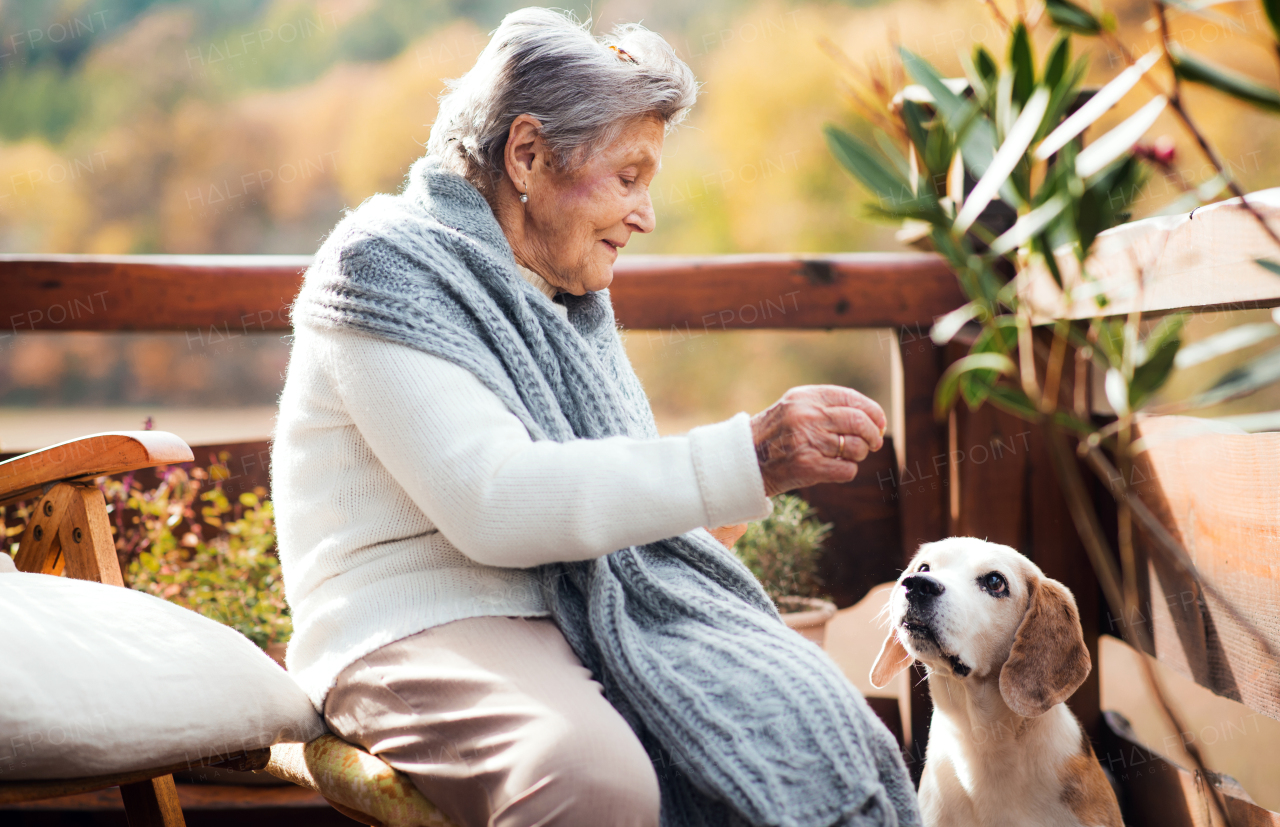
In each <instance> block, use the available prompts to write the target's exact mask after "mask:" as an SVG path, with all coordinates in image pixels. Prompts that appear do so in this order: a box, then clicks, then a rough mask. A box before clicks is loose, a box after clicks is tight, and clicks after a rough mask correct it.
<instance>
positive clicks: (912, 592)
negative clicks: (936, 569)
mask: <svg viewBox="0 0 1280 827" xmlns="http://www.w3.org/2000/svg"><path fill="white" fill-rule="evenodd" d="M902 587H903V588H904V589H906V590H907V600H910V601H911V602H913V603H920V602H924V601H927V600H932V599H933V598H935V597H937V596H938V595H940V594H942V593H943V592H944V591H946V590H947V589H946V587H945V586H943V585H942V583H940V582H939V581H938V580H937V579H935V578H933V577H930V576H929V575H927V574H913V575H911V576H910V577H907V578H905V579H903V581H902Z"/></svg>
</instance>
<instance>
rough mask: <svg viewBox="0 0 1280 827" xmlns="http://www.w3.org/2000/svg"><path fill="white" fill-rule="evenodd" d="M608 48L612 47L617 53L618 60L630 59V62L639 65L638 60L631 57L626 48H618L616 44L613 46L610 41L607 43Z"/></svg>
mask: <svg viewBox="0 0 1280 827" xmlns="http://www.w3.org/2000/svg"><path fill="white" fill-rule="evenodd" d="M609 48H610V49H613V50H614V51H615V52H617V54H618V58H619V59H620V60H629V61H631V62H632V63H635V64H637V65H639V63H640V61H638V60H636V59H635V58H634V57H632V56H631V55H629V54H627V50H626V49H619V48H618V47H617V46H614V45H613V44H612V43H610V44H609Z"/></svg>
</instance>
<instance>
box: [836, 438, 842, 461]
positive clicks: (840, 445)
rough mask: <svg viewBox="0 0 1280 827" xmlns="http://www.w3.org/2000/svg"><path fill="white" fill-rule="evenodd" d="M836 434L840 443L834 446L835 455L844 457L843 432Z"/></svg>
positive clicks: (840, 457) (839, 457)
mask: <svg viewBox="0 0 1280 827" xmlns="http://www.w3.org/2000/svg"><path fill="white" fill-rule="evenodd" d="M838 436H839V437H840V443H839V445H837V447H836V457H837V458H838V459H844V434H838Z"/></svg>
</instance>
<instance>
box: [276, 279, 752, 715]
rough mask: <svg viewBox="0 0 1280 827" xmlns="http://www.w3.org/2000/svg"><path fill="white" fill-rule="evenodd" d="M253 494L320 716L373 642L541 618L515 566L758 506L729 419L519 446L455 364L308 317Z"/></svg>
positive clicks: (736, 517)
mask: <svg viewBox="0 0 1280 827" xmlns="http://www.w3.org/2000/svg"><path fill="white" fill-rule="evenodd" d="M524 275H525V277H526V278H527V279H529V280H530V281H531V282H534V283H535V285H537V286H539V287H540V289H543V290H544V292H545V293H546V294H547V295H548V296H550V295H553V294H554V289H552V288H550V286H549V285H546V283H545V282H542V280H541V279H539V278H538V277H537V276H536V275H535V274H533V273H531V272H528V271H525V273H524ZM558 306H561V307H562V305H558ZM271 490H272V500H273V503H274V506H275V519H276V531H277V541H278V547H279V554H280V561H281V564H282V568H283V573H284V582H285V593H286V597H287V599H288V602H289V606H290V609H291V610H292V613H293V624H294V634H293V639H292V641H291V642H290V644H289V648H288V654H287V657H286V662H287V663H288V667H289V671H290V673H291V674H292V675H293V676H294V678H295V679H296V680H297V681H298V683H299V684H300V685H301V686H302V688H303V689H304V690H305V691H306V693H307V695H308V696H309V697H310V698H311V701H312V703H314V704H315V705H316V708H317V709H318V710H321V711H323V708H324V699H325V696H326V695H327V694H328V691H329V689H330V688H332V686H333V684H334V681H335V680H336V679H337V676H338V674H339V673H340V672H341V671H342V670H343V669H344V668H346V666H347V665H349V664H350V663H352V662H353V661H355V660H356V659H357V658H360V657H362V656H364V655H366V654H368V653H369V652H372V651H373V650H375V649H377V648H378V647H380V646H384V645H386V644H388V643H391V642H392V641H395V640H399V639H401V638H404V637H408V636H409V635H412V634H416V633H417V632H420V631H422V630H424V629H429V628H431V627H433V626H437V625H440V624H442V623H448V622H449V621H451V620H458V619H460V618H466V617H476V616H483V615H509V616H536V615H546V614H548V612H547V610H546V608H545V607H544V605H543V603H542V599H541V595H540V594H539V592H538V589H537V587H536V583H535V580H534V578H533V576H532V574H531V573H530V572H528V571H525V570H524V569H526V568H528V567H530V566H535V565H538V564H541V563H548V562H557V561H568V560H584V559H589V558H593V557H599V556H601V555H603V554H608V553H610V552H612V551H615V550H617V549H619V548H625V547H627V546H631V545H638V544H642V543H649V542H653V541H655V540H660V539H663V538H666V537H671V536H674V535H677V534H682V533H684V532H686V531H689V530H692V529H694V528H697V527H699V526H707V527H711V526H718V525H725V524H728V523H737V522H743V521H745V520H751V519H758V518H760V517H763V516H765V515H766V514H768V512H769V509H770V504H769V500H768V499H767V498H766V497H765V494H764V483H763V480H762V478H761V476H760V470H759V467H758V465H757V462H756V456H755V449H754V445H753V441H752V437H751V428H750V423H749V418H748V416H747V414H745V413H740V414H738V415H737V416H735V417H733V418H732V419H729V420H727V421H725V422H721V423H718V424H714V425H707V426H703V427H701V428H695V429H694V430H692V431H690V432H689V433H688V434H687V435H685V436H675V437H664V438H662V439H658V440H653V441H644V440H637V439H632V438H628V437H610V438H608V439H579V440H573V441H571V442H567V443H557V442H552V441H540V442H534V441H533V440H531V439H530V437H529V433H528V431H526V430H525V428H524V426H523V425H522V424H521V423H520V421H519V420H518V419H517V418H516V417H515V415H514V414H512V413H511V412H510V411H509V410H508V409H507V407H506V406H505V405H504V404H503V403H502V401H501V400H500V399H499V398H498V397H497V396H496V395H495V394H494V393H493V392H492V391H490V390H489V389H488V388H486V387H485V386H484V385H482V384H481V383H480V381H479V380H478V379H477V378H476V377H475V376H474V375H473V374H471V373H470V372H469V371H467V370H465V369H463V368H461V367H458V366H456V365H454V364H453V363H451V362H448V361H446V360H443V359H441V358H439V357H436V356H431V355H429V354H426V353H423V352H421V351H418V350H416V349H414V348H411V347H408V346H406V345H401V344H397V343H393V342H389V341H387V340H384V339H379V338H376V337H373V336H369V335H366V334H363V333H359V332H355V331H351V330H339V331H332V330H320V329H318V328H313V327H311V326H308V325H298V326H296V327H295V337H294V340H293V349H292V352H291V355H290V358H289V368H288V374H287V377H286V380H285V385H284V391H283V392H282V394H281V397H280V413H279V416H278V418H277V421H276V426H275V431H274V434H273V443H272V448H271Z"/></svg>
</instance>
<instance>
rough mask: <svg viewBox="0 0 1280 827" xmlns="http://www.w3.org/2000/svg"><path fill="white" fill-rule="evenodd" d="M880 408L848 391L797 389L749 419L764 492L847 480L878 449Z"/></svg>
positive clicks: (882, 419) (832, 387)
mask: <svg viewBox="0 0 1280 827" xmlns="http://www.w3.org/2000/svg"><path fill="white" fill-rule="evenodd" d="M887 425H888V420H886V419H885V415H884V409H883V408H881V407H880V406H879V405H878V404H877V403H876V402H875V401H874V400H872V399H870V398H868V397H866V396H864V395H862V394H860V393H858V392H857V391H855V390H853V389H852V388H843V387H840V386H839V385H803V386H801V387H798V388H792V389H791V390H789V391H787V392H786V393H784V394H783V395H782V398H781V399H779V400H778V401H777V402H775V403H774V404H773V405H772V406H771V407H770V408H768V409H767V410H765V411H762V412H760V413H758V414H756V415H755V416H753V417H752V418H751V435H752V437H753V438H754V439H755V443H756V459H757V460H758V461H759V463H760V474H761V476H763V477H764V493H765V494H766V495H767V496H770V497H772V496H773V495H775V494H781V493H783V492H784V491H791V490H793V489H796V488H804V487H806V486H809V485H816V484H818V483H820V482H849V481H850V480H852V479H853V478H854V476H855V475H856V474H857V473H858V463H859V462H862V461H863V460H864V459H866V458H867V454H869V453H871V452H872V451H879V450H880V448H881V447H882V446H883V445H884V430H885V428H886V427H887Z"/></svg>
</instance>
